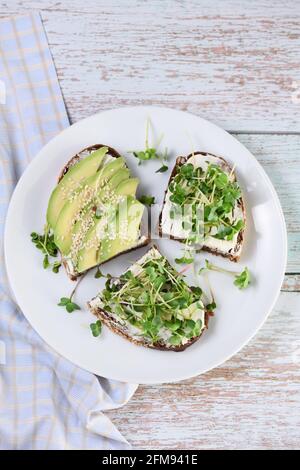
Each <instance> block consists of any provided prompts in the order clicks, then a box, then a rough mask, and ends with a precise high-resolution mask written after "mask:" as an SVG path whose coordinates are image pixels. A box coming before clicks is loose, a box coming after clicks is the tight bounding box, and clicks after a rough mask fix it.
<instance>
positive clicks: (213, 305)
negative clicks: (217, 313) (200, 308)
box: [205, 302, 217, 312]
mask: <svg viewBox="0 0 300 470" xmlns="http://www.w3.org/2000/svg"><path fill="white" fill-rule="evenodd" d="M216 308H217V304H216V302H211V303H210V304H206V305H205V309H206V310H207V312H213V311H214V310H215V309H216Z"/></svg>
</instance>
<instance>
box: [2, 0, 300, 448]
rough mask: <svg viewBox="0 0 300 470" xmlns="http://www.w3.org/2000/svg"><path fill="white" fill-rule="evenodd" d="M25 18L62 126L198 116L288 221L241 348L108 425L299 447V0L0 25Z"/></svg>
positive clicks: (128, 432) (157, 437)
mask: <svg viewBox="0 0 300 470" xmlns="http://www.w3.org/2000/svg"><path fill="white" fill-rule="evenodd" d="M30 10H39V11H40V12H41V15H42V19H43V21H44V25H45V29H46V33H47V36H48V40H49V43H50V49H51V51H52V54H53V58H54V62H55V65H56V67H57V72H58V77H59V80H60V84H61V87H62V91H63V95H64V98H65V102H66V105H67V108H68V112H69V116H70V119H71V121H72V122H75V121H77V120H79V119H82V118H84V117H86V116H89V115H91V114H93V113H95V112H97V111H101V110H105V109H109V108H115V107H118V106H124V105H135V104H159V105H165V106H169V107H173V108H178V109H182V110H187V111H191V112H193V113H195V114H198V115H200V116H202V117H204V118H207V119H209V120H211V121H213V122H215V123H217V124H219V125H220V126H222V127H223V128H225V129H226V130H229V131H230V132H232V133H233V134H234V135H235V136H236V137H237V138H238V139H239V140H240V141H241V142H242V143H243V144H245V145H246V146H247V147H248V148H249V150H250V151H251V152H252V153H253V154H254V155H255V156H256V157H257V159H258V160H259V161H260V162H261V163H262V165H263V167H264V168H265V170H266V172H267V173H268V175H269V176H270V178H271V180H272V181H273V183H274V186H275V188H276V190H277V192H278V194H279V197H280V199H281V203H282V206H283V210H284V213H285V217H286V222H287V229H288V237H289V255H288V265H287V269H286V277H285V281H284V284H283V287H282V292H281V295H280V297H279V300H278V302H277V305H276V307H275V309H274V311H273V312H272V314H271V315H270V317H269V319H268V320H267V322H266V323H265V325H264V326H263V328H262V329H261V330H260V332H259V333H258V334H257V335H256V337H255V338H254V339H253V340H252V341H251V342H250V344H249V345H248V346H247V347H245V348H244V349H243V350H242V351H241V352H240V353H239V354H237V355H236V356H235V357H234V358H232V359H231V360H229V361H228V362H226V363H225V364H223V365H222V366H221V367H218V368H217V369H215V370H213V371H211V372H209V373H206V374H204V375H202V376H199V377H196V378H194V379H191V380H187V381H184V382H181V383H177V384H168V385H161V386H157V385H156V386H140V387H139V389H138V391H137V393H136V394H135V396H134V397H133V399H132V400H131V401H130V403H129V404H128V405H127V406H125V407H123V408H122V409H120V410H118V411H114V412H109V415H110V417H111V418H112V420H113V421H114V422H115V424H116V425H117V426H118V427H119V429H120V430H121V431H122V432H123V434H124V435H125V436H126V437H127V439H128V440H129V441H130V442H131V443H132V444H133V446H134V447H136V448H145V449H152V448H153V449H155V448H159V449H176V448H182V449H183V448H184V449H211V448H214V449H237V448H257V449H273V448H284V449H288V448H289V449H292V448H299V447H300V368H299V365H300V316H299V313H300V235H299V229H300V189H299V184H300V1H299V0H292V1H291V0H285V1H284V2H282V1H281V0H268V1H267V0H260V1H251V2H249V1H246V0H245V1H242V0H240V1H237V0H228V1H219V0H213V1H207V0H206V1H201V0H198V1H196V0H189V1H177V0H164V1H159V0H157V1H155V0H150V1H141V0H140V1H138V0H106V1H105V0H99V1H96V0H94V1H92V0H84V1H82V0H67V1H66V0H64V1H57V0H53V1H50V0H42V1H41V0H40V1H33V0H27V1H26V2H23V1H14V0H9V1H3V0H0V17H1V16H6V15H7V14H21V13H24V12H28V11H30ZM274 256H276V253H274ZM271 275H272V273H271V272H270V276H271Z"/></svg>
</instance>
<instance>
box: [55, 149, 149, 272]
mask: <svg viewBox="0 0 300 470" xmlns="http://www.w3.org/2000/svg"><path fill="white" fill-rule="evenodd" d="M138 183H139V181H138V179H137V178H132V177H131V175H130V171H129V169H128V168H127V166H126V163H125V160H124V158H123V157H121V156H120V155H119V154H118V152H116V150H114V149H112V148H110V147H108V146H104V145H100V144H99V145H94V146H91V147H88V148H86V149H84V150H82V151H81V152H80V153H78V154H77V155H75V156H74V157H73V158H72V159H71V160H70V161H69V162H68V163H67V164H66V165H65V167H64V168H63V170H62V172H61V174H60V176H59V179H58V184H57V185H56V187H55V188H54V190H53V192H52V194H51V197H50V200H49V204H48V210H47V224H48V226H49V227H50V230H51V231H52V233H53V235H54V243H55V245H56V247H57V248H58V249H59V251H60V253H61V256H62V262H63V264H64V266H65V268H66V270H67V273H68V275H69V277H70V278H71V279H73V280H74V279H76V278H77V277H78V276H79V275H81V274H82V273H83V272H85V271H87V270H88V269H90V268H92V267H94V266H97V265H100V264H102V263H104V262H106V261H108V260H109V259H112V258H114V257H115V256H117V255H119V254H121V253H124V252H126V251H129V250H132V249H134V248H137V247H140V246H143V245H146V244H147V243H148V241H149V240H148V238H149V237H148V233H146V229H145V228H144V226H143V220H142V219H143V214H144V211H145V207H144V206H143V204H141V203H140V202H139V201H138V200H137V199H136V197H135V194H136V189H137V186H138ZM120 208H122V209H120ZM116 227H117V230H118V231H117V232H116ZM120 227H121V228H122V233H121V230H120ZM144 230H145V233H143V231H144ZM112 232H114V235H112Z"/></svg>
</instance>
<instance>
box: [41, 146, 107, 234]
mask: <svg viewBox="0 0 300 470" xmlns="http://www.w3.org/2000/svg"><path fill="white" fill-rule="evenodd" d="M107 152H108V148H107V147H101V148H100V149H99V150H95V151H94V152H92V153H91V154H90V155H89V156H88V157H86V158H84V159H83V160H80V161H79V162H78V163H76V164H75V165H73V166H72V167H71V168H70V169H69V170H68V172H67V173H66V174H65V175H64V177H63V178H62V179H61V180H60V182H59V183H58V185H57V186H56V187H55V188H54V190H53V191H52V194H51V196H50V199H49V203H48V209H47V216H46V217H47V222H48V224H49V225H50V227H52V228H54V227H55V224H56V222H57V219H58V216H59V213H60V211H61V209H62V208H63V206H64V204H65V203H66V201H67V199H68V197H70V195H71V194H72V192H73V191H75V190H76V189H77V188H78V187H79V186H80V184H81V183H82V182H83V181H84V180H85V179H86V178H88V177H89V176H92V175H94V174H95V173H96V172H97V171H98V170H99V167H100V165H101V164H102V162H103V159H104V156H105V154H106V153H107Z"/></svg>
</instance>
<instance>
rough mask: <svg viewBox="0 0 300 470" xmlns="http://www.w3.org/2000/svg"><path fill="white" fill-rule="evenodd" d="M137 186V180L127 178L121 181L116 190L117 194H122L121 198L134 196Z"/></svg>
mask: <svg viewBox="0 0 300 470" xmlns="http://www.w3.org/2000/svg"><path fill="white" fill-rule="evenodd" d="M138 185H139V179H138V178H129V179H128V180H124V181H122V182H121V183H120V184H119V185H118V187H117V189H116V193H117V194H122V195H123V196H135V193H136V190H137V187H138Z"/></svg>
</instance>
